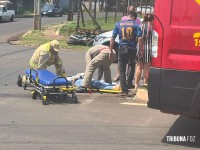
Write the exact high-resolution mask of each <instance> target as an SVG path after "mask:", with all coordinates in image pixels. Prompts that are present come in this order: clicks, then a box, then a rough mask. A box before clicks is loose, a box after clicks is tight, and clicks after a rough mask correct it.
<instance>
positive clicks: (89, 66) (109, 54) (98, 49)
mask: <svg viewBox="0 0 200 150" xmlns="http://www.w3.org/2000/svg"><path fill="white" fill-rule="evenodd" d="M115 57H116V54H115V51H114V50H113V49H112V51H111V50H110V47H108V46H104V45H96V46H93V47H92V48H90V49H89V50H88V51H87V53H86V55H85V60H86V70H85V75H84V78H83V83H82V86H80V87H79V88H78V89H76V92H80V93H82V92H86V91H87V88H90V87H91V86H90V84H91V80H92V76H93V74H94V72H95V70H96V69H97V68H98V77H97V80H101V78H102V76H103V74H104V81H105V82H107V83H112V79H111V70H110V65H111V64H112V63H113V61H114V60H115Z"/></svg>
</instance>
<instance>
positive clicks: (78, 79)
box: [66, 73, 121, 93]
mask: <svg viewBox="0 0 200 150" xmlns="http://www.w3.org/2000/svg"><path fill="white" fill-rule="evenodd" d="M84 76H85V73H78V74H77V75H74V76H71V77H67V78H66V79H67V80H68V81H69V82H70V84H71V85H73V86H76V87H81V86H82V84H83V82H84ZM90 87H91V89H92V90H95V89H101V90H108V92H109V90H110V91H111V90H112V91H114V92H120V91H121V87H120V84H117V83H107V82H105V81H102V80H94V79H92V80H91V82H90ZM76 92H77V91H76ZM78 93H84V92H78Z"/></svg>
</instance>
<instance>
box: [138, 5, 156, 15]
mask: <svg viewBox="0 0 200 150" xmlns="http://www.w3.org/2000/svg"><path fill="white" fill-rule="evenodd" d="M136 11H137V14H138V15H140V16H141V15H142V14H149V13H153V11H154V8H153V7H151V6H139V7H137V10H136Z"/></svg>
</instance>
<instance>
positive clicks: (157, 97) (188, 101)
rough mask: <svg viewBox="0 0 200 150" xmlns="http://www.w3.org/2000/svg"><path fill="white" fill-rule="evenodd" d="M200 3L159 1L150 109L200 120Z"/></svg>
mask: <svg viewBox="0 0 200 150" xmlns="http://www.w3.org/2000/svg"><path fill="white" fill-rule="evenodd" d="M199 11H200V0H167V1H165V0H156V1H155V7H154V13H155V19H154V30H155V35H154V37H153V39H155V40H154V41H153V42H154V44H153V45H154V47H153V52H152V53H153V56H152V68H151V69H150V78H149V104H148V105H149V107H151V108H156V109H160V110H161V111H164V112H169V113H174V114H183V115H188V116H193V117H199V116H200V88H199V87H200V21H199V20H200V15H199Z"/></svg>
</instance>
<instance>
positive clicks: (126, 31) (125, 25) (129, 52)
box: [110, 11, 143, 96]
mask: <svg viewBox="0 0 200 150" xmlns="http://www.w3.org/2000/svg"><path fill="white" fill-rule="evenodd" d="M136 18H137V14H136V13H135V12H132V11H131V12H129V13H128V17H127V19H126V20H122V21H120V22H117V23H116V25H115V28H114V30H113V35H112V38H111V40H110V49H113V47H114V42H115V38H116V37H117V35H119V50H118V60H119V71H120V85H121V88H122V95H125V96H128V86H129V85H131V84H132V81H133V78H134V72H135V57H136V52H137V49H136V46H137V41H138V42H139V52H140V53H141V55H142V54H143V48H142V47H143V46H142V38H141V37H142V31H141V28H140V26H139V25H138V24H137V23H136V22H135V19H136ZM127 64H129V65H130V71H129V73H128V77H127V80H126V65H127Z"/></svg>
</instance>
